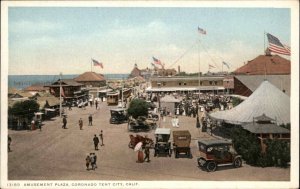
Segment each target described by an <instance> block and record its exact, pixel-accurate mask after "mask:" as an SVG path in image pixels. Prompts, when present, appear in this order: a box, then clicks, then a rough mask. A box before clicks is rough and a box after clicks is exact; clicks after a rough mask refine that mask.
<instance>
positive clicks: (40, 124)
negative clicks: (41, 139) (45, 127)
mask: <svg viewBox="0 0 300 189" xmlns="http://www.w3.org/2000/svg"><path fill="white" fill-rule="evenodd" d="M37 125H38V128H39V129H40V131H42V123H40V122H37Z"/></svg>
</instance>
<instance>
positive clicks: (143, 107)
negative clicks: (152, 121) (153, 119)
mask: <svg viewBox="0 0 300 189" xmlns="http://www.w3.org/2000/svg"><path fill="white" fill-rule="evenodd" d="M148 108H149V103H147V102H146V101H145V100H143V99H134V100H132V101H131V102H130V104H129V108H128V115H129V116H132V117H133V118H135V119H136V118H138V117H139V116H147V115H148Z"/></svg>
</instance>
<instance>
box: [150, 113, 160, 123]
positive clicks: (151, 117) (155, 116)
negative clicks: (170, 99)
mask: <svg viewBox="0 0 300 189" xmlns="http://www.w3.org/2000/svg"><path fill="white" fill-rule="evenodd" d="M148 119H151V120H154V121H158V120H159V116H158V114H156V113H154V112H152V111H149V112H148Z"/></svg>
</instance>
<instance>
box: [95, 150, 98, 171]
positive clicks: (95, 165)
mask: <svg viewBox="0 0 300 189" xmlns="http://www.w3.org/2000/svg"><path fill="white" fill-rule="evenodd" d="M94 162H95V168H98V167H97V156H96V154H95V153H94Z"/></svg>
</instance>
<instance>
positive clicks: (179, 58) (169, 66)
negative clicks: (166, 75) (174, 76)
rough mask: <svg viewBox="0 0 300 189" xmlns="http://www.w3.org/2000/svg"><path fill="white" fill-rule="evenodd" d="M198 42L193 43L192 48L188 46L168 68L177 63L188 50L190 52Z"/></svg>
mask: <svg viewBox="0 0 300 189" xmlns="http://www.w3.org/2000/svg"><path fill="white" fill-rule="evenodd" d="M196 44H197V41H196V42H195V43H193V44H192V46H191V47H190V48H188V49H187V50H186V51H185V52H184V53H183V54H182V55H181V56H180V57H179V58H177V59H176V60H175V61H174V62H173V63H172V64H171V65H170V66H168V68H170V67H172V66H173V65H174V64H176V63H177V62H178V61H179V60H180V59H181V58H182V57H183V56H184V55H185V54H186V53H187V52H189V51H190V50H191V49H192V48H193V47H194V46H195V45H196Z"/></svg>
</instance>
